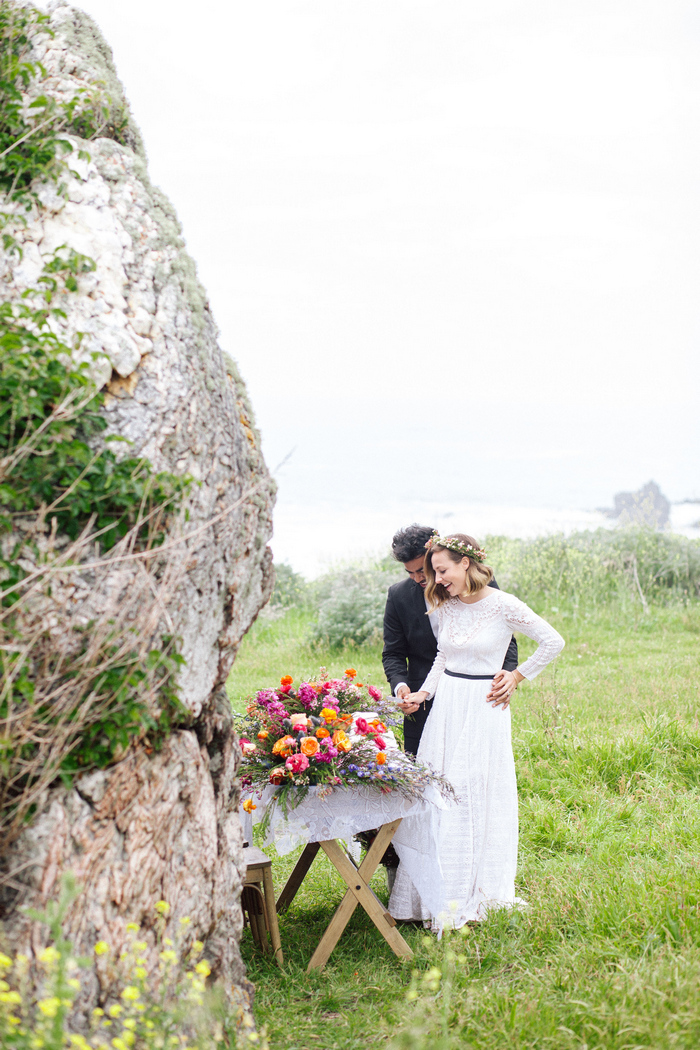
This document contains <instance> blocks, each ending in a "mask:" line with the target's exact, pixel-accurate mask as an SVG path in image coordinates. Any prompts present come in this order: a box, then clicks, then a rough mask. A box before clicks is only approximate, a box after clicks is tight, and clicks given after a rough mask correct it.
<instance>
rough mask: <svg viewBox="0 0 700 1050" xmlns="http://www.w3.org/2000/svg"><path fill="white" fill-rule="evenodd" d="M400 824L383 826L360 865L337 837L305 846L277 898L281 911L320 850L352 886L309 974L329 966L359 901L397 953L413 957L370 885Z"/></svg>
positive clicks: (337, 911)
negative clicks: (357, 864) (332, 953)
mask: <svg viewBox="0 0 700 1050" xmlns="http://www.w3.org/2000/svg"><path fill="white" fill-rule="evenodd" d="M400 823H401V818H399V819H398V820H393V821H392V822H391V823H390V824H383V825H382V827H381V828H380V829H379V831H378V832H377V835H376V838H375V839H374V842H373V843H372V845H371V846H370V848H369V850H368V851H367V855H366V856H365V859H364V860H363V861H362V863H361V864H360V866H359V868H358V867H357V866H356V865H355V864H354V863H353V861H352V860H351V859H350V857H348V855H347V853H346V852H345V850H344V849H342V847H341V846H339V845H338V842H337V841H336V839H328V840H327V841H326V842H310V843H309V844H308V845H307V846H305V847H304V851H303V853H302V855H301V857H300V858H299V860H298V861H297V863H296V866H295V868H294V871H293V872H292V874H291V875H290V876H289V879H288V880H287V884H286V886H285V887H284V889H283V890H282V893H281V894H280V898H279V900H278V901H277V911H278V913H281V912H283V911H286V909H287V908H288V907H289V905H290V904H291V903H292V901H293V900H294V898H295V896H296V894H297V891H298V889H299V887H300V886H301V884H302V882H303V881H304V878H305V877H306V874H307V872H308V871H309V868H310V867H311V865H312V863H313V860H314V858H315V856H316V854H317V853H318V851H319V849H322V850H323V851H324V853H325V854H326V856H327V857H328V859H329V860H330V862H331V864H332V865H333V867H334V868H335V869H336V871H337V872H338V874H339V875H340V876H341V877H342V878H343V879H344V881H345V883H346V885H347V887H348V888H347V891H346V893H345V896H344V897H343V899H342V901H341V902H340V905H339V906H338V908H337V909H336V912H335V915H334V916H333V918H332V919H331V921H330V922H329V924H328V926H327V928H326V932H325V933H324V935H323V937H322V938H321V940H320V941H319V942H318V947H317V948H316V951H315V952H314V954H313V955H312V956H311V962H310V963H309V965H308V966H307V968H306V972H307V973H309V972H310V971H311V970H322V969H323V967H324V966H325V965H326V963H327V962H328V959H329V957H330V954H331V952H332V951H333V949H334V948H335V946H336V944H337V943H338V941H339V940H340V937H341V934H342V932H343V930H344V929H345V927H346V926H347V924H348V922H349V920H350V917H351V916H352V914H353V912H354V911H355V908H356V907H357V905H358V904H360V905H361V906H362V907H363V908H364V909H365V911H366V912H367V914H368V915H369V917H370V919H371V920H372V922H373V923H374V925H375V926H376V927H377V929H378V930H379V932H380V933H381V935H382V937H383V938H384V940H385V941H386V942H387V944H388V945H389V946H390V948H391V949H392V951H393V952H394V954H395V955H398V956H399V957H400V958H403V959H410V958H412V956H413V952H412V951H411V949H410V948H409V946H408V945H407V944H406V942H405V940H404V939H403V937H402V936H401V934H400V933H399V931H398V930H397V929H396V920H395V919H394V918H393V917H392V916H391V915H390V914H389V912H388V911H387V910H386V908H385V907H384V905H383V904H382V902H381V901H380V900H379V898H378V897H377V895H376V894H375V893H374V891H373V890H372V889H370V886H369V881H370V879H371V878H372V876H373V875H374V873H375V871H376V870H377V866H378V865H379V862H380V860H381V859H382V857H383V856H384V851H385V850H386V848H387V846H388V845H389V843H390V842H391V840H392V838H393V837H394V832H395V831H396V829H397V828H398V826H399V824H400Z"/></svg>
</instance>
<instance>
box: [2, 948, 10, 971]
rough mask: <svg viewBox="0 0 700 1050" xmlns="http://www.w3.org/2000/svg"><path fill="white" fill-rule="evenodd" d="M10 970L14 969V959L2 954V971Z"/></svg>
mask: <svg viewBox="0 0 700 1050" xmlns="http://www.w3.org/2000/svg"><path fill="white" fill-rule="evenodd" d="M10 969H12V959H11V958H10V957H9V955H3V953H2V952H0V970H10Z"/></svg>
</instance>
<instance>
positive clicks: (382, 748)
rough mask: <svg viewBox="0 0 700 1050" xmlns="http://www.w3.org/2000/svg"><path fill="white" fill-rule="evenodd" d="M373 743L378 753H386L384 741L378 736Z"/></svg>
mask: <svg viewBox="0 0 700 1050" xmlns="http://www.w3.org/2000/svg"><path fill="white" fill-rule="evenodd" d="M374 742H375V744H376V745H377V747H378V748H379V750H380V751H386V740H384V739H383V738H382V737H380V736H375V738H374Z"/></svg>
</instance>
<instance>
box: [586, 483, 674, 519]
mask: <svg viewBox="0 0 700 1050" xmlns="http://www.w3.org/2000/svg"><path fill="white" fill-rule="evenodd" d="M614 500H615V506H614V507H612V508H608V509H605V508H601V509H602V512H603V514H605V515H606V516H607V517H608V518H616V519H617V521H618V522H619V524H620V525H648V526H650V527H651V528H662V527H663V526H664V525H668V521H669V516H670V513H671V504H670V502H669V500H668V499H667V498H666V497H665V496H664V494H663V492H662V491H661V489H660V488H659V486H658V485H657V484H656V482H655V481H648V482H647V483H646V485H642V487H641V488H640V489H638V490H637V492H617V493H616V494H615V497H614Z"/></svg>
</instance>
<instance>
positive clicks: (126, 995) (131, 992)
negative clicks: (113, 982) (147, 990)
mask: <svg viewBox="0 0 700 1050" xmlns="http://www.w3.org/2000/svg"><path fill="white" fill-rule="evenodd" d="M121 997H122V999H126V1000H127V1001H128V1002H132V1003H135V1002H136V1000H137V999H140V998H141V992H140V991H139V990H138V988H134V986H133V984H128V985H127V986H126V988H125V989H124V991H123V992H122V995H121Z"/></svg>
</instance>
